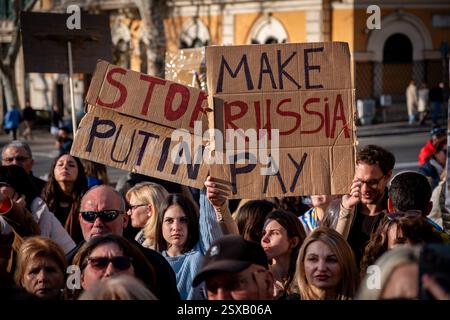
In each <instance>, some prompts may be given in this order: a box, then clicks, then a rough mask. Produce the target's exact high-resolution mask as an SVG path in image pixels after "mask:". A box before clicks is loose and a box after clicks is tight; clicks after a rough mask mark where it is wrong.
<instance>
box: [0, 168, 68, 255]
mask: <svg viewBox="0 0 450 320" xmlns="http://www.w3.org/2000/svg"><path fill="white" fill-rule="evenodd" d="M0 193H1V194H2V198H3V200H4V201H5V204H6V206H4V205H1V206H0V207H1V208H0V212H4V213H3V217H4V218H5V219H6V221H7V222H8V224H9V225H10V226H11V227H12V228H13V229H14V231H16V232H17V233H18V234H19V235H20V236H22V237H25V236H30V235H41V236H44V237H49V238H50V239H52V240H53V241H55V242H56V243H57V244H58V245H59V246H60V247H61V248H62V249H63V251H64V252H65V253H67V252H69V251H70V250H72V249H73V248H74V247H75V243H74V241H73V240H72V238H71V237H70V235H69V234H68V233H67V231H66V230H65V229H64V228H63V227H62V225H61V223H60V222H59V221H58V219H57V218H56V217H55V215H54V214H53V212H51V211H50V210H49V208H48V207H47V205H46V204H45V202H44V201H43V200H42V199H41V198H40V197H39V196H38V193H37V190H36V188H35V187H34V184H33V182H32V181H31V179H30V176H29V175H28V174H27V173H26V171H25V170H24V169H23V168H22V167H19V166H16V165H11V166H0ZM13 202H14V204H15V206H16V207H17V206H19V207H22V210H27V211H28V212H29V213H31V216H32V217H33V220H34V221H35V222H36V223H37V224H38V225H39V231H38V232H37V233H35V234H26V233H22V232H21V231H20V230H19V229H20V228H21V227H24V224H23V223H22V224H21V223H20V222H19V219H22V218H23V216H24V214H25V213H23V212H22V213H18V215H21V216H22V217H20V216H17V215H16V216H14V217H13V216H12V215H13V214H14V213H15V212H16V210H18V209H14V210H9V208H14V206H13ZM5 209H8V210H5Z"/></svg>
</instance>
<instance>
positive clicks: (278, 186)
mask: <svg viewBox="0 0 450 320" xmlns="http://www.w3.org/2000/svg"><path fill="white" fill-rule="evenodd" d="M206 65H207V67H206V69H207V87H208V94H209V97H208V99H209V106H210V108H213V110H214V113H211V114H210V126H211V127H212V126H214V127H215V128H216V129H218V130H219V131H220V133H221V134H219V135H217V133H216V136H215V137H214V139H213V141H212V142H211V143H212V147H213V149H215V150H218V152H217V154H220V155H221V156H222V157H223V159H222V160H221V161H222V162H220V161H218V162H220V163H219V164H216V165H213V166H212V167H211V173H212V175H213V176H215V177H218V178H223V179H225V180H227V181H229V182H230V183H231V185H232V189H233V197H234V198H260V197H272V196H291V195H311V194H343V193H347V192H348V188H349V186H350V185H351V182H352V179H353V175H354V159H355V147H354V146H355V134H354V121H353V119H354V89H353V87H352V80H351V70H350V53H349V49H348V45H347V44H346V43H340V42H334V43H305V44H279V45H246V46H225V47H219V46H214V47H208V48H206ZM264 129H265V131H264ZM260 130H263V131H260ZM239 138H240V143H239V142H238V141H239ZM234 141H236V143H234ZM239 159H240V161H239ZM218 162H216V163H218ZM268 169H270V170H268ZM268 173H270V175H268Z"/></svg>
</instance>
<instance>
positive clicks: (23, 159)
mask: <svg viewBox="0 0 450 320" xmlns="http://www.w3.org/2000/svg"><path fill="white" fill-rule="evenodd" d="M28 159H30V157H23V156H17V157H9V158H3V161H5V162H6V163H11V162H13V161H14V160H16V161H17V162H23V161H25V160H28Z"/></svg>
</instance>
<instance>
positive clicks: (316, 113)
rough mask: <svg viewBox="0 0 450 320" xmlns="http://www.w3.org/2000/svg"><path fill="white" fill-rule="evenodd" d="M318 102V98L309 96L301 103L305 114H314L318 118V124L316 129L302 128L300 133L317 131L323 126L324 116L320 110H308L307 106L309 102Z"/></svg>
mask: <svg viewBox="0 0 450 320" xmlns="http://www.w3.org/2000/svg"><path fill="white" fill-rule="evenodd" d="M318 102H320V98H309V99H308V100H306V101H305V103H304V104H303V110H305V112H306V113H307V114H313V115H316V116H318V117H319V118H320V124H319V125H318V126H317V128H316V129H314V130H303V131H302V132H301V133H316V132H319V131H320V129H322V128H323V122H324V117H323V115H322V114H321V113H320V112H317V111H314V110H309V109H308V108H307V107H308V105H309V104H310V103H318Z"/></svg>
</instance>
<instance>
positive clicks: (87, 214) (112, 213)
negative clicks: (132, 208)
mask: <svg viewBox="0 0 450 320" xmlns="http://www.w3.org/2000/svg"><path fill="white" fill-rule="evenodd" d="M80 213H81V216H82V217H83V219H84V220H85V221H87V222H94V221H95V220H96V219H97V217H98V218H100V219H102V221H104V222H111V221H113V220H115V219H116V218H117V217H118V216H119V214H121V213H122V212H121V211H119V210H102V211H81V212H80Z"/></svg>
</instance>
